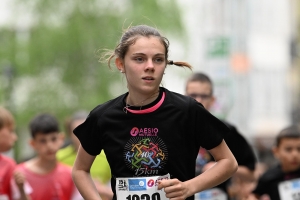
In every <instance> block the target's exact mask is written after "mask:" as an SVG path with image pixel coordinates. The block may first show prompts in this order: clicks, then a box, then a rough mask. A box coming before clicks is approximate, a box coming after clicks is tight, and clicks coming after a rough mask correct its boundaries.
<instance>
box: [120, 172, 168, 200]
mask: <svg viewBox="0 0 300 200" xmlns="http://www.w3.org/2000/svg"><path fill="white" fill-rule="evenodd" d="M164 179H170V174H167V175H164V176H150V177H134V178H117V179H116V195H117V199H118V200H168V198H167V197H166V193H165V192H164V190H163V189H162V190H157V185H158V181H159V180H164Z"/></svg>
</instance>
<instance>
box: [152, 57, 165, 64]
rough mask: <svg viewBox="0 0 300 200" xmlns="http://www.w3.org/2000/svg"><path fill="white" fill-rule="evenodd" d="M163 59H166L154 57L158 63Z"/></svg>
mask: <svg viewBox="0 0 300 200" xmlns="http://www.w3.org/2000/svg"><path fill="white" fill-rule="evenodd" d="M163 61H164V59H163V58H155V59H154V62H156V63H162V62H163Z"/></svg>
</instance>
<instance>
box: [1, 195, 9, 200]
mask: <svg viewBox="0 0 300 200" xmlns="http://www.w3.org/2000/svg"><path fill="white" fill-rule="evenodd" d="M0 200H8V196H7V195H5V194H0Z"/></svg>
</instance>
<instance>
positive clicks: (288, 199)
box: [247, 125, 300, 200]
mask: <svg viewBox="0 0 300 200" xmlns="http://www.w3.org/2000/svg"><path fill="white" fill-rule="evenodd" d="M273 154H274V156H275V157H276V159H277V160H278V164H276V165H275V166H273V167H271V168H270V169H268V170H267V171H266V172H265V173H263V174H262V175H261V176H260V177H259V179H258V183H257V185H256V187H255V189H254V190H253V191H252V194H251V195H250V197H249V198H248V199H247V200H253V199H256V198H259V199H260V198H261V196H263V195H268V196H269V197H270V199H271V200H297V199H299V198H300V130H299V127H297V126H296V125H291V126H288V127H286V128H284V129H283V130H281V131H280V132H279V134H278V135H277V137H276V139H275V145H274V147H273Z"/></svg>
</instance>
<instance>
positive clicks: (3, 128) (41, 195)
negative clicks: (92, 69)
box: [0, 25, 300, 200]
mask: <svg viewBox="0 0 300 200" xmlns="http://www.w3.org/2000/svg"><path fill="white" fill-rule="evenodd" d="M168 49H169V41H168V39H167V38H165V37H163V36H162V35H161V34H160V33H159V32H158V30H157V29H155V28H153V27H150V26H146V25H138V26H133V27H130V28H128V29H127V30H126V31H125V32H124V33H123V35H122V36H121V39H120V41H119V44H118V45H117V47H116V48H115V49H114V51H112V52H111V53H110V54H108V52H106V53H105V54H106V55H109V57H108V59H107V62H108V66H109V67H110V64H111V62H112V61H113V62H114V63H115V66H116V67H117V69H118V70H119V71H120V72H121V73H122V75H123V76H124V77H125V80H126V84H127V88H128V92H126V93H124V94H122V95H120V96H118V97H116V98H114V99H111V100H109V101H107V102H105V103H102V104H99V105H95V108H94V109H93V110H91V111H90V112H85V111H78V112H75V113H74V114H73V115H72V116H71V117H70V118H68V119H67V120H66V123H65V134H63V133H62V131H61V130H60V128H59V127H60V126H59V122H58V120H57V119H56V117H55V116H53V115H51V114H49V113H37V115H36V116H34V117H33V118H32V119H31V120H30V122H29V131H30V134H31V139H30V142H29V144H30V146H31V147H32V149H33V150H34V151H35V156H34V157H33V158H31V159H29V160H26V161H25V162H22V163H16V162H15V161H14V160H13V159H12V158H9V157H7V156H5V155H2V154H0V200H29V199H31V200H71V199H72V200H73V199H74V200H80V199H86V200H97V199H99V200H100V199H103V200H109V199H114V200H120V199H127V200H140V199H141V200H145V199H147V200H148V199H149V200H150V199H151V200H165V199H171V200H181V199H182V200H183V199H188V200H192V199H195V200H255V199H257V200H296V199H299V197H300V179H299V178H300V130H299V127H297V126H295V125H291V126H289V127H284V128H283V129H282V131H280V132H279V133H278V134H277V137H276V139H275V141H274V148H273V149H272V150H273V154H274V156H275V158H276V159H277V160H278V164H277V165H276V166H274V167H270V168H268V169H263V170H261V169H262V168H261V165H260V163H259V162H258V161H257V157H256V155H255V153H254V149H253V148H252V146H251V145H250V143H249V142H248V141H247V139H246V138H245V137H244V136H243V134H242V133H240V132H239V131H238V128H237V127H235V126H234V125H232V124H231V123H229V122H227V121H224V120H221V119H218V118H217V117H215V116H214V115H213V114H212V113H211V112H210V109H211V107H212V105H213V104H214V101H215V99H216V97H215V96H214V92H213V91H214V88H213V82H212V80H211V78H210V77H209V76H208V75H207V74H205V73H200V72H194V73H193V72H192V75H191V76H190V77H189V78H188V79H187V81H186V85H185V94H178V93H175V92H172V91H169V90H168V89H166V88H165V87H162V86H160V84H161V81H162V79H163V75H164V72H165V69H166V67H167V66H172V65H175V66H178V67H183V68H184V67H185V68H189V69H191V68H192V66H191V65H190V64H188V63H187V62H177V61H172V60H170V59H169V58H168ZM15 126H16V124H15V121H14V117H13V115H12V114H11V112H10V111H9V110H8V109H6V108H4V107H0V153H3V152H7V151H9V150H10V149H11V148H12V147H13V145H14V143H15V141H16V140H17V135H16V134H15V132H14V130H15ZM65 136H67V138H68V139H66V138H65Z"/></svg>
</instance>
